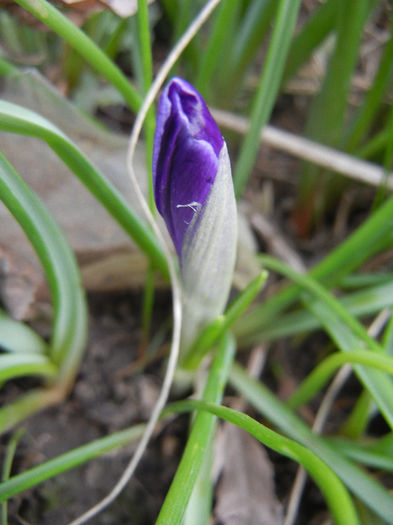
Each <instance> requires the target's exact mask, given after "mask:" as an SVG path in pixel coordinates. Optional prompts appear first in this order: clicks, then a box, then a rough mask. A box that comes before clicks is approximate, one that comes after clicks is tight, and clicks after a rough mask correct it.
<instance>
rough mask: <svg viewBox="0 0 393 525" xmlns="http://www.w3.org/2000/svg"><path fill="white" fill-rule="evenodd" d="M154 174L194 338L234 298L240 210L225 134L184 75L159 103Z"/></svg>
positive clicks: (186, 324)
mask: <svg viewBox="0 0 393 525" xmlns="http://www.w3.org/2000/svg"><path fill="white" fill-rule="evenodd" d="M153 182H154V192H155V200H156V204H157V208H158V211H159V212H160V214H161V215H162V216H163V218H164V220H165V223H166V225H167V228H168V231H169V233H170V235H171V237H172V240H173V244H174V246H175V248H176V251H177V254H178V256H179V260H180V270H181V278H182V287H183V333H182V339H183V346H187V345H188V344H189V343H190V342H191V341H192V339H193V337H194V336H195V335H196V333H197V332H198V330H199V329H200V328H201V327H202V326H203V325H204V324H206V323H207V322H208V321H210V320H212V319H213V318H215V317H216V316H217V315H219V314H220V313H221V312H222V310H223V308H224V306H225V303H226V301H227V298H228V294H229V290H230V286H231V281H232V274H233V269H234V264H235V254H236V241H237V212H236V203H235V197H234V192H233V184H232V176H231V168H230V162H229V156H228V151H227V147H226V144H225V141H224V139H223V137H222V136H221V133H220V131H219V129H218V127H217V124H216V123H215V121H214V119H213V117H212V115H211V114H210V112H209V110H208V108H207V106H206V103H205V102H204V100H203V98H202V97H201V95H200V94H199V93H198V92H197V91H196V90H195V88H194V87H192V86H191V85H190V84H189V83H188V82H186V81H185V80H182V79H181V78H177V77H175V78H173V79H172V80H171V81H170V82H169V84H168V85H167V86H166V88H165V90H164V91H163V93H162V95H161V98H160V102H159V106H158V115H157V127H156V134H155V142H154V151H153Z"/></svg>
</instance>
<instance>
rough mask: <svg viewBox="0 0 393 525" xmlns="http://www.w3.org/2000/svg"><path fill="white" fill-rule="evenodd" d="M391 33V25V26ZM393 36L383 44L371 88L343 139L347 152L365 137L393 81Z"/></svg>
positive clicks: (343, 145)
mask: <svg viewBox="0 0 393 525" xmlns="http://www.w3.org/2000/svg"><path fill="white" fill-rule="evenodd" d="M391 31H392V24H391ZM392 55H393V35H391V36H390V38H389V40H388V42H387V43H386V44H385V47H384V50H383V53H382V57H381V60H380V63H379V67H378V69H377V72H376V75H375V78H374V80H373V83H372V86H371V88H370V89H369V90H367V92H366V95H365V98H364V100H363V102H362V104H361V105H360V106H359V109H358V111H357V113H356V114H355V116H354V118H353V120H352V122H351V125H350V126H349V128H348V130H347V132H346V134H345V137H344V139H343V143H342V147H343V148H344V149H345V150H347V151H354V150H355V149H356V148H357V147H358V145H359V143H360V142H361V140H362V139H363V138H364V137H365V135H366V133H367V132H368V130H369V129H370V126H371V124H372V122H373V120H374V118H375V115H376V113H377V111H378V110H379V109H380V107H381V103H382V102H383V98H384V96H385V94H386V91H387V89H388V87H389V86H390V85H391V82H392V80H393V62H392Z"/></svg>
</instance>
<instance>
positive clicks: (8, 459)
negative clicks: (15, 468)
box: [1, 428, 24, 525]
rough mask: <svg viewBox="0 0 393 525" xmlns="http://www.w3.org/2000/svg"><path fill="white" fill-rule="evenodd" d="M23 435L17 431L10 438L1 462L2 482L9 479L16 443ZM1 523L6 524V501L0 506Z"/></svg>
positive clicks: (20, 430) (21, 431)
mask: <svg viewBox="0 0 393 525" xmlns="http://www.w3.org/2000/svg"><path fill="white" fill-rule="evenodd" d="M23 433H24V430H23V429H22V428H20V429H19V430H17V431H16V432H15V433H14V434H13V436H12V437H11V439H10V441H9V443H8V445H7V448H6V453H5V457H4V462H3V471H2V476H1V481H2V482H4V481H7V480H8V478H9V477H10V474H11V469H12V462H13V461H14V456H15V452H16V447H17V446H18V442H19V440H20V438H21V436H22V434H23ZM1 523H2V525H7V524H8V508H7V502H6V501H4V502H3V504H2V505H1Z"/></svg>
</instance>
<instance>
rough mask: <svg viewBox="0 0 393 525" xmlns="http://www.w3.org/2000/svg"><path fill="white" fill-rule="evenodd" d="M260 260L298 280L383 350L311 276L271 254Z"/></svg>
mask: <svg viewBox="0 0 393 525" xmlns="http://www.w3.org/2000/svg"><path fill="white" fill-rule="evenodd" d="M259 260H260V262H261V263H262V264H263V265H264V266H266V268H268V269H270V270H274V271H276V272H279V273H280V274H282V275H284V276H285V277H288V278H289V279H291V280H292V281H294V282H296V284H298V285H300V286H301V287H302V288H303V289H304V290H307V291H308V292H310V293H311V294H312V295H313V296H314V297H316V298H318V299H320V300H321V302H323V303H324V304H325V305H326V306H327V308H329V311H331V312H332V313H333V314H334V315H336V316H337V317H338V318H339V319H340V320H341V321H342V322H343V323H345V325H346V326H347V327H348V328H349V329H350V330H351V331H352V333H353V334H354V335H356V336H357V337H359V338H360V340H361V341H363V343H364V344H366V345H368V347H369V348H370V349H372V350H375V351H377V352H382V351H383V350H382V347H381V346H380V345H379V343H378V342H377V341H375V339H373V338H372V337H370V336H369V335H368V333H367V330H366V329H365V328H364V326H363V325H362V324H361V323H360V322H359V321H358V320H357V319H355V318H354V317H353V316H352V315H351V314H350V313H349V312H348V311H347V310H346V309H345V308H344V307H343V306H342V304H341V303H340V301H339V300H338V299H336V298H335V297H334V296H333V295H332V294H330V292H328V290H326V289H325V288H324V287H323V286H322V285H320V284H319V283H318V282H317V281H316V280H314V279H313V278H312V277H311V276H309V275H302V274H300V273H298V272H296V271H295V270H292V268H290V267H289V266H288V265H287V264H285V263H283V262H281V261H279V260H278V259H276V258H274V257H271V256H269V255H260V256H259ZM307 302H309V301H307Z"/></svg>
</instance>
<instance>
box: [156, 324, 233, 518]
mask: <svg viewBox="0 0 393 525" xmlns="http://www.w3.org/2000/svg"><path fill="white" fill-rule="evenodd" d="M234 354H235V343H234V340H233V338H232V337H231V336H230V335H229V334H228V333H227V334H225V335H224V336H223V338H222V340H221V344H220V346H219V349H218V351H217V354H216V356H215V358H214V360H213V363H212V365H211V368H210V371H209V375H208V378H207V382H206V386H205V389H204V393H203V400H204V401H213V402H217V403H219V402H220V401H221V398H222V395H223V392H224V389H225V385H226V382H227V377H228V373H229V369H230V367H231V364H232V361H233V357H234ZM164 413H165V412H164ZM214 429H215V418H214V417H212V416H211V415H210V414H206V413H203V412H200V413H198V414H197V416H196V417H195V420H194V423H193V425H192V430H191V433H190V436H189V438H188V440H187V444H186V447H185V450H184V452H183V456H182V459H181V461H180V464H179V466H178V468H177V470H176V474H175V477H174V479H173V481H172V483H171V486H170V488H169V491H168V493H167V495H166V497H165V500H164V503H163V505H162V507H161V510H160V513H159V515H158V518H157V521H156V525H164V524H165V525H171V524H172V525H175V524H178V523H181V522H182V519H183V516H184V513H185V511H186V508H187V504H188V501H189V499H190V497H191V493H192V490H193V488H194V485H195V482H196V479H197V477H198V473H199V471H200V468H201V466H202V463H203V459H204V457H205V452H206V450H207V447H208V445H209V442H210V441H211V439H212V436H213V432H214Z"/></svg>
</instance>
